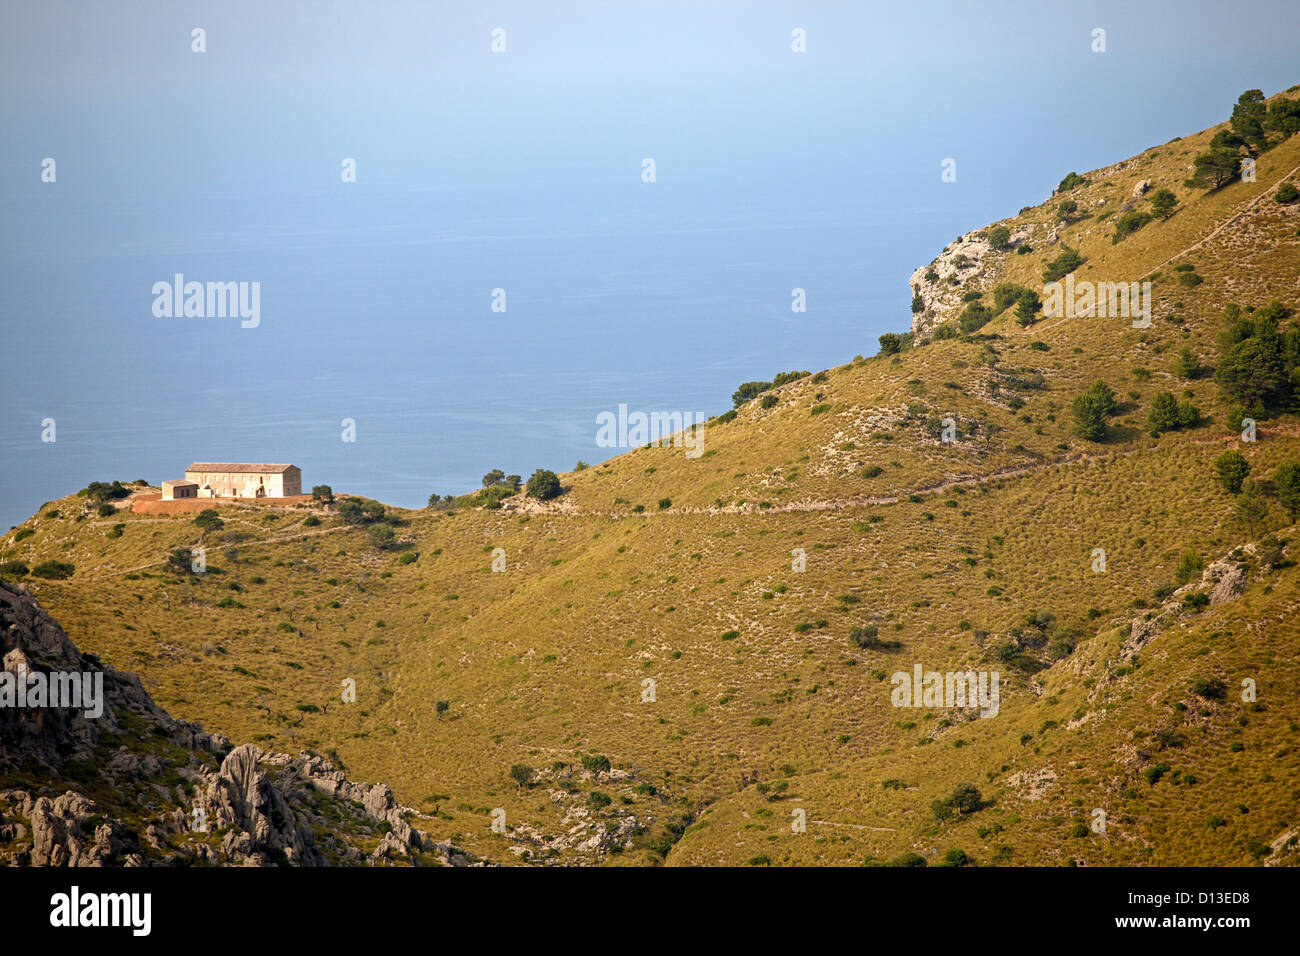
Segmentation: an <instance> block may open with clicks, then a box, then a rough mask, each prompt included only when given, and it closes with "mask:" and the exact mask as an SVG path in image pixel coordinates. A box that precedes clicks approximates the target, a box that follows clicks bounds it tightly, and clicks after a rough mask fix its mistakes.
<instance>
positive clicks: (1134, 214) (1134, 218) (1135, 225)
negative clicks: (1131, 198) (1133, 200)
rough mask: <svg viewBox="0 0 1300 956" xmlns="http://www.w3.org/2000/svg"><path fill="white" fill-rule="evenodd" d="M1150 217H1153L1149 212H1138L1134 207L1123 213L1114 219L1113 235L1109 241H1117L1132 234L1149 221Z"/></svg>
mask: <svg viewBox="0 0 1300 956" xmlns="http://www.w3.org/2000/svg"><path fill="white" fill-rule="evenodd" d="M1152 218H1153V217H1152V215H1151V214H1150V213H1149V212H1139V211H1138V210H1136V209H1133V210H1130V211H1129V212H1126V213H1124V215H1122V216H1120V217H1119V218H1118V219H1117V220H1115V235H1113V236H1111V239H1110V241H1111V242H1112V243H1115V242H1119V241H1120V240H1122V239H1125V238H1127V237H1128V236H1131V235H1133V233H1135V232H1137V231H1138V230H1139V229H1141V228H1142V227H1143V226H1145V225H1146V224H1147V223H1149V222H1150V221H1151V220H1152Z"/></svg>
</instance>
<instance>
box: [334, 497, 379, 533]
mask: <svg viewBox="0 0 1300 956" xmlns="http://www.w3.org/2000/svg"><path fill="white" fill-rule="evenodd" d="M385 513H386V512H385V509H384V506H383V505H382V504H381V503H379V502H378V501H371V500H370V499H369V498H348V499H346V500H344V501H343V503H342V504H340V505H339V517H340V518H342V519H343V520H344V521H346V522H347V523H348V524H351V525H358V526H360V525H364V524H372V523H373V522H376V521H380V520H382V519H383V518H384V515H385Z"/></svg>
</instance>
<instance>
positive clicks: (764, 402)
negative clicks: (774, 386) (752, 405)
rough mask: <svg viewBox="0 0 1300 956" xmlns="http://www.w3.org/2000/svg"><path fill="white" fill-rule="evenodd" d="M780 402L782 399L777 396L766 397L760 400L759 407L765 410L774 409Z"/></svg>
mask: <svg viewBox="0 0 1300 956" xmlns="http://www.w3.org/2000/svg"><path fill="white" fill-rule="evenodd" d="M779 401H780V399H779V398H777V397H776V396H775V395H764V396H763V397H762V399H760V400H759V403H758V406H759V408H763V409H767V408H773V407H775V405H776V403H777V402H779Z"/></svg>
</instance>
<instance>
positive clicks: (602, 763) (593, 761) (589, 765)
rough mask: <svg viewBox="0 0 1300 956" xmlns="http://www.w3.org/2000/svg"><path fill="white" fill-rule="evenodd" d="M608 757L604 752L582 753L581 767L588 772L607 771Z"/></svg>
mask: <svg viewBox="0 0 1300 956" xmlns="http://www.w3.org/2000/svg"><path fill="white" fill-rule="evenodd" d="M610 767H611V765H610V762H609V758H608V757H606V756H605V755H604V754H583V756H582V769H583V770H586V771H588V772H589V773H609V771H610Z"/></svg>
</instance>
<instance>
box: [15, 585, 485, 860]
mask: <svg viewBox="0 0 1300 956" xmlns="http://www.w3.org/2000/svg"><path fill="white" fill-rule="evenodd" d="M0 629H2V630H3V638H2V639H0V651H3V653H2V654H0V656H2V657H3V659H4V669H5V671H6V672H8V674H12V675H21V676H28V677H30V675H34V674H40V675H44V676H43V680H44V681H45V682H47V684H46V686H48V687H49V688H50V690H49V691H48V692H49V693H53V688H54V687H55V685H56V681H58V680H60V678H61V677H73V676H74V675H76V677H77V680H78V681H80V680H81V675H86V676H87V677H89V678H90V682H89V683H86V684H83V685H82V686H83V688H86V691H85V692H88V695H87V696H84V697H81V698H77V699H76V703H77V705H78V706H69V707H54V706H52V707H50V708H48V709H46V708H40V709H37V708H36V707H32V708H29V709H27V710H20V709H16V708H13V707H12V706H7V707H5V708H4V709H0V743H2V744H3V747H0V780H2V781H3V782H4V789H0V861H4V862H5V863H6V864H8V865H20V866H174V865H186V866H190V865H222V866H270V865H282V866H283V865H292V866H327V865H331V864H339V865H358V864H363V863H368V864H371V865H374V864H393V863H398V864H416V865H419V864H421V863H424V864H425V865H429V864H435V865H436V864H444V865H451V864H455V865H466V864H468V863H469V862H470V861H469V860H468V858H467V857H466V856H465V855H464V854H463V853H461V852H460V851H459V850H457V849H456V848H455V847H453V846H450V845H446V844H437V843H434V842H432V841H430V840H429V839H428V838H427V836H425V835H422V834H421V833H420V832H419V831H418V830H416V829H414V828H413V827H412V826H411V824H410V822H409V818H410V817H412V816H415V814H414V812H413V811H411V810H410V809H409V808H406V807H401V806H399V805H398V804H397V803H396V802H395V801H394V800H393V795H392V792H391V791H390V790H389V789H388V788H387V787H384V786H382V785H381V786H369V785H366V784H357V783H353V782H352V781H350V780H348V779H347V778H346V777H345V776H344V775H343V774H342V773H341V772H339V771H338V770H336V769H334V768H333V767H332V766H330V764H329V763H328V762H327V761H324V760H321V759H319V758H318V757H309V756H307V755H302V756H299V757H290V756H288V755H285V754H271V753H263V752H262V751H261V750H259V749H258V748H257V747H254V746H252V745H250V744H245V745H243V746H241V747H232V746H231V744H230V742H229V741H228V740H226V739H225V738H224V737H223V736H222V735H220V734H209V733H205V732H204V731H203V729H202V728H201V727H200V726H199V725H197V724H193V723H188V722H185V721H178V720H174V719H173V718H172V717H171V716H169V715H168V714H167V713H166V712H165V711H163V710H162V709H161V708H159V707H158V706H157V705H156V704H155V703H154V702H153V700H152V699H150V697H149V695H148V693H146V692H145V691H144V689H143V688H142V687H141V686H140V681H139V679H138V678H137V677H136V676H135V675H133V674H127V673H122V672H119V671H115V670H114V669H113V668H111V667H105V666H103V665H102V664H101V663H100V662H99V660H98V659H97V658H96V657H95V656H94V655H93V654H83V653H81V651H79V650H78V649H77V648H76V647H75V646H74V645H73V644H72V642H71V641H69V640H68V638H67V635H66V634H64V633H63V631H62V629H61V628H60V627H59V626H58V624H56V623H55V622H54V621H53V620H52V619H51V618H50V617H49V615H47V614H46V613H45V612H44V611H43V610H42V609H41V608H40V607H39V606H38V605H37V604H36V602H35V601H33V600H32V598H31V596H30V595H29V594H28V593H27V592H26V591H25V590H24V589H23V588H21V587H14V586H11V585H9V584H6V583H3V582H0ZM96 684H98V685H99V686H100V687H102V691H98V692H96V691H93V690H89V688H91V687H93V686H95V685H96ZM32 686H33V687H34V686H35V684H32ZM6 690H7V688H6ZM101 694H102V696H101ZM85 705H88V706H85Z"/></svg>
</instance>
